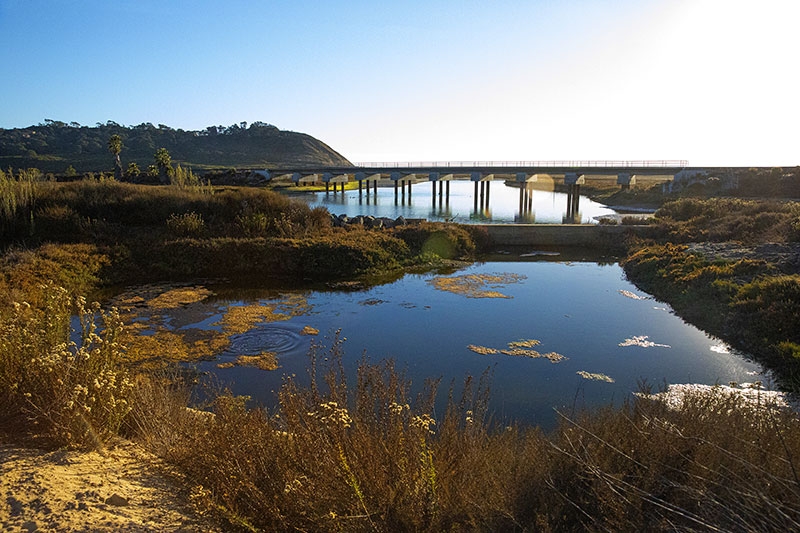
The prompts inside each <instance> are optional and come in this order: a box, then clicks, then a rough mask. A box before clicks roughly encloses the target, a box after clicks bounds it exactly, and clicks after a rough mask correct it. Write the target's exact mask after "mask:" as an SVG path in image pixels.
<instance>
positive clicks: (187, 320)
mask: <svg viewBox="0 0 800 533" xmlns="http://www.w3.org/2000/svg"><path fill="white" fill-rule="evenodd" d="M212 294H213V292H211V291H210V290H208V289H207V288H205V287H202V286H199V285H197V286H184V287H175V286H174V285H165V284H162V285H144V286H141V287H137V288H135V289H132V290H130V291H127V292H125V293H123V294H120V295H119V296H118V297H117V298H115V301H114V302H112V303H113V304H114V305H116V306H118V307H119V308H120V310H121V311H122V312H123V313H124V314H123V315H121V316H122V318H123V320H124V322H125V327H124V329H123V332H122V335H121V338H120V341H121V343H122V344H124V345H125V346H126V356H127V358H128V360H129V361H130V362H131V363H136V364H141V365H145V366H148V367H153V366H156V367H160V366H163V365H165V364H167V363H169V362H182V361H197V360H201V359H212V358H213V357H215V356H217V355H218V354H220V353H222V352H224V351H226V350H229V349H231V336H232V335H242V334H244V333H247V332H248V331H251V330H253V329H255V328H256V327H257V326H258V325H259V324H263V323H269V322H279V321H286V320H289V319H290V318H292V317H295V316H300V315H304V314H307V313H308V312H309V311H310V306H309V305H308V301H307V300H306V298H305V296H303V295H302V294H291V295H289V296H286V297H283V298H280V299H275V300H269V301H267V302H266V303H261V304H253V305H230V306H226V305H220V304H219V303H211V302H208V301H206V300H207V299H208V297H209V296H211V295H212ZM220 326H221V327H220ZM263 327H264V326H262V329H263ZM317 334H319V331H318V330H317V329H315V328H312V327H311V326H306V327H305V328H304V329H303V330H302V331H301V332H300V335H317ZM295 335H297V334H295ZM240 353H241V352H240ZM250 353H251V354H252V353H254V352H250ZM251 357H252V355H251ZM223 364H224V363H223ZM262 366H267V367H269V366H270V364H267V363H265V364H263V365H262ZM259 368H261V367H260V366H259Z"/></svg>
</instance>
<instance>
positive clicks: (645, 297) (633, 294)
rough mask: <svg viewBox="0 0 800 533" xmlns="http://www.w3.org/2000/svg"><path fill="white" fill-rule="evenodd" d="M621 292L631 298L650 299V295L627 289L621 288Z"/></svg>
mask: <svg viewBox="0 0 800 533" xmlns="http://www.w3.org/2000/svg"><path fill="white" fill-rule="evenodd" d="M619 293H620V294H621V295H623V296H624V297H626V298H630V299H631V300H649V299H650V297H648V296H639V295H638V294H635V293H633V292H631V291H626V290H625V289H620V291H619Z"/></svg>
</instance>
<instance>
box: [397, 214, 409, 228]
mask: <svg viewBox="0 0 800 533" xmlns="http://www.w3.org/2000/svg"><path fill="white" fill-rule="evenodd" d="M406 224H408V222H406V217H404V216H403V215H400V216H399V217H397V218H396V219H394V225H395V226H405V225H406Z"/></svg>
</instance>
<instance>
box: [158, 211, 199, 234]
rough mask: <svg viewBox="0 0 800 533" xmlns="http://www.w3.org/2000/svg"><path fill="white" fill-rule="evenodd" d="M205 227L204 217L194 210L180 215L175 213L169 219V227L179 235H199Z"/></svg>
mask: <svg viewBox="0 0 800 533" xmlns="http://www.w3.org/2000/svg"><path fill="white" fill-rule="evenodd" d="M205 227H206V225H205V222H204V221H203V217H202V216H201V215H198V214H197V213H195V212H194V211H192V212H191V213H182V214H180V215H177V214H175V213H173V214H171V215H170V216H169V218H168V219H167V228H169V230H170V232H172V233H173V234H174V235H177V236H178V237H190V236H198V235H200V234H201V233H203V230H205Z"/></svg>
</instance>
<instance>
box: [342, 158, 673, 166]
mask: <svg viewBox="0 0 800 533" xmlns="http://www.w3.org/2000/svg"><path fill="white" fill-rule="evenodd" d="M353 165H354V166H356V167H362V168H465V167H467V168H474V167H574V168H592V167H605V168H619V167H623V168H627V167H631V168H642V167H652V168H685V167H688V166H689V162H688V161H686V160H683V159H652V160H642V161H611V160H609V161H580V160H569V161H568V160H563V161H413V162H412V161H395V162H375V161H371V162H362V163H353Z"/></svg>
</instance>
